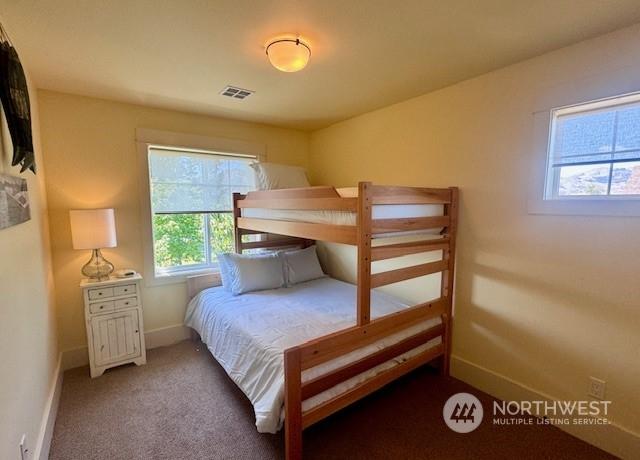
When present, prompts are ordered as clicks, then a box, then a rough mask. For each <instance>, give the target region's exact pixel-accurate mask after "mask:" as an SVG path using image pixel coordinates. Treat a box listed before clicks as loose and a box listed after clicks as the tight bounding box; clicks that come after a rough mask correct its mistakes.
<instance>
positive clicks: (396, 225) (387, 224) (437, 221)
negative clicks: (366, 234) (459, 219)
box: [373, 216, 450, 234]
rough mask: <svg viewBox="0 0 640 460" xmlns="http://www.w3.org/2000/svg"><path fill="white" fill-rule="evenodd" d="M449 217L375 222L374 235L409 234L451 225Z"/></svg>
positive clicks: (378, 220) (404, 218)
mask: <svg viewBox="0 0 640 460" xmlns="http://www.w3.org/2000/svg"><path fill="white" fill-rule="evenodd" d="M449 222H450V219H449V216H431V217H402V218H397V219H375V220H373V233H374V234H376V233H392V232H409V231H414V230H428V229H430V228H440V227H446V226H448V225H449Z"/></svg>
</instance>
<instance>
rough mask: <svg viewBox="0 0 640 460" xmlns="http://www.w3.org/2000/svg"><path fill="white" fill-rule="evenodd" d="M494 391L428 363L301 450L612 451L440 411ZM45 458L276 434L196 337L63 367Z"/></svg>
mask: <svg viewBox="0 0 640 460" xmlns="http://www.w3.org/2000/svg"><path fill="white" fill-rule="evenodd" d="M460 391H467V392H471V393H473V394H475V395H476V396H478V397H479V399H480V400H481V401H482V403H483V405H484V407H485V408H488V407H491V406H490V404H491V402H492V399H491V397H489V396H488V395H486V394H484V393H481V392H479V391H477V390H475V389H474V388H472V387H470V386H468V385H466V384H464V383H462V382H460V381H458V380H456V379H453V378H443V377H441V376H439V375H437V373H435V372H434V371H433V370H431V369H428V368H423V369H419V370H418V371H416V372H414V373H412V374H410V375H408V376H407V377H405V378H403V379H401V380H399V381H397V382H394V383H393V384H391V385H389V386H388V387H386V388H384V389H383V390H381V391H379V392H378V393H376V394H374V395H372V396H370V397H368V398H366V399H364V400H362V401H360V402H358V403H356V404H355V405H353V406H351V407H349V408H347V409H345V410H344V411H342V412H340V413H338V414H335V415H334V416H332V417H330V418H329V419H326V420H324V421H323V422H321V423H319V424H317V425H315V426H313V427H311V428H310V429H309V430H307V431H305V435H304V452H305V458H306V459H427V458H428V459H596V458H611V457H610V456H608V455H607V454H605V453H604V452H602V451H601V450H598V449H596V448H594V447H592V446H590V445H588V444H586V443H584V442H582V441H580V440H578V439H576V438H573V437H571V436H569V435H567V434H565V433H563V432H562V431H560V430H558V429H556V428H554V427H549V426H535V425H534V426H511V427H504V426H494V425H493V424H491V423H486V422H483V423H482V424H481V425H480V427H479V428H478V429H477V430H475V431H474V432H472V433H469V434H456V433H454V432H453V431H451V430H449V429H448V428H447V427H446V425H445V424H444V422H443V419H442V407H443V404H444V402H445V401H446V400H447V398H448V397H449V396H450V395H452V394H454V393H457V392H460ZM50 458H51V459H52V460H62V459H64V460H71V459H73V460H85V459H86V460H90V459H109V460H111V459H114V460H115V459H127V460H133V459H153V460H156V459H157V460H165V459H166V460H181V459H189V460H199V459H202V460H204V459H225V460H226V459H278V458H283V440H282V434H278V435H268V434H260V433H258V432H257V431H256V429H255V425H254V417H253V413H252V408H251V404H250V403H249V401H248V400H247V399H246V397H245V396H244V395H243V394H242V392H241V391H240V390H239V389H238V388H237V387H236V386H235V384H234V383H233V382H232V381H231V380H230V379H229V378H228V377H227V375H226V374H225V372H224V370H223V369H222V368H221V367H220V365H219V364H218V363H217V362H216V361H215V360H214V359H213V357H212V356H211V355H210V353H209V352H208V351H207V350H206V348H204V347H202V345H201V344H198V343H195V342H191V341H187V342H182V343H180V344H177V345H174V346H171V347H166V348H159V349H155V350H150V351H149V353H148V364H147V365H146V366H142V367H135V366H126V367H120V368H116V369H112V370H110V371H107V372H106V373H105V374H104V375H103V376H102V377H100V378H98V379H94V380H92V379H90V378H89V370H88V369H87V368H79V369H73V370H70V371H67V372H66V373H65V375H64V384H63V389H62V397H61V402H60V409H59V412H58V419H57V421H56V425H55V430H54V435H53V441H52V446H51V455H50Z"/></svg>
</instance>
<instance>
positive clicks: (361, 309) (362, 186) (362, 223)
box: [356, 182, 373, 326]
mask: <svg viewBox="0 0 640 460" xmlns="http://www.w3.org/2000/svg"><path fill="white" fill-rule="evenodd" d="M371 197H372V192H371V182H360V183H358V208H357V214H356V228H357V231H358V235H357V239H358V277H357V279H358V303H357V305H358V311H357V316H358V318H357V319H358V326H363V325H365V324H368V323H369V321H370V320H371V315H370V310H371V233H372V223H371V207H372V204H373V203H372V199H371Z"/></svg>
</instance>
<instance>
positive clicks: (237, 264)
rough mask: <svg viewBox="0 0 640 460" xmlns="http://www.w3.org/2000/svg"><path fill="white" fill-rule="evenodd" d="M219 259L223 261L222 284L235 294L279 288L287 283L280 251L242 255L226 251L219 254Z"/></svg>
mask: <svg viewBox="0 0 640 460" xmlns="http://www.w3.org/2000/svg"><path fill="white" fill-rule="evenodd" d="M218 259H219V260H220V261H221V262H220V269H221V270H220V273H221V277H222V284H223V285H224V286H225V288H227V289H229V290H230V291H231V293H232V294H233V295H240V294H244V293H245V292H251V291H262V290H264V289H278V288H281V287H284V286H285V285H286V281H285V277H284V270H283V264H282V256H281V255H280V254H279V253H272V254H242V255H240V254H233V253H225V254H219V255H218ZM223 267H224V268H223ZM225 271H226V273H225ZM225 278H226V279H225ZM225 281H227V282H226V283H225ZM227 286H228V287H227Z"/></svg>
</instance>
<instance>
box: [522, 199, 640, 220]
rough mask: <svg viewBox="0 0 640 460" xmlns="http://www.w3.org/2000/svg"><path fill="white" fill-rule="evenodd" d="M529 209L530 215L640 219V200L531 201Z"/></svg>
mask: <svg viewBox="0 0 640 460" xmlns="http://www.w3.org/2000/svg"><path fill="white" fill-rule="evenodd" d="M528 208H529V214H550V215H562V216H618V217H624V216H626V217H640V200H638V199H622V198H615V199H611V198H609V199H603V198H600V199H588V198H567V199H555V200H542V199H530V200H529V203H528Z"/></svg>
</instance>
